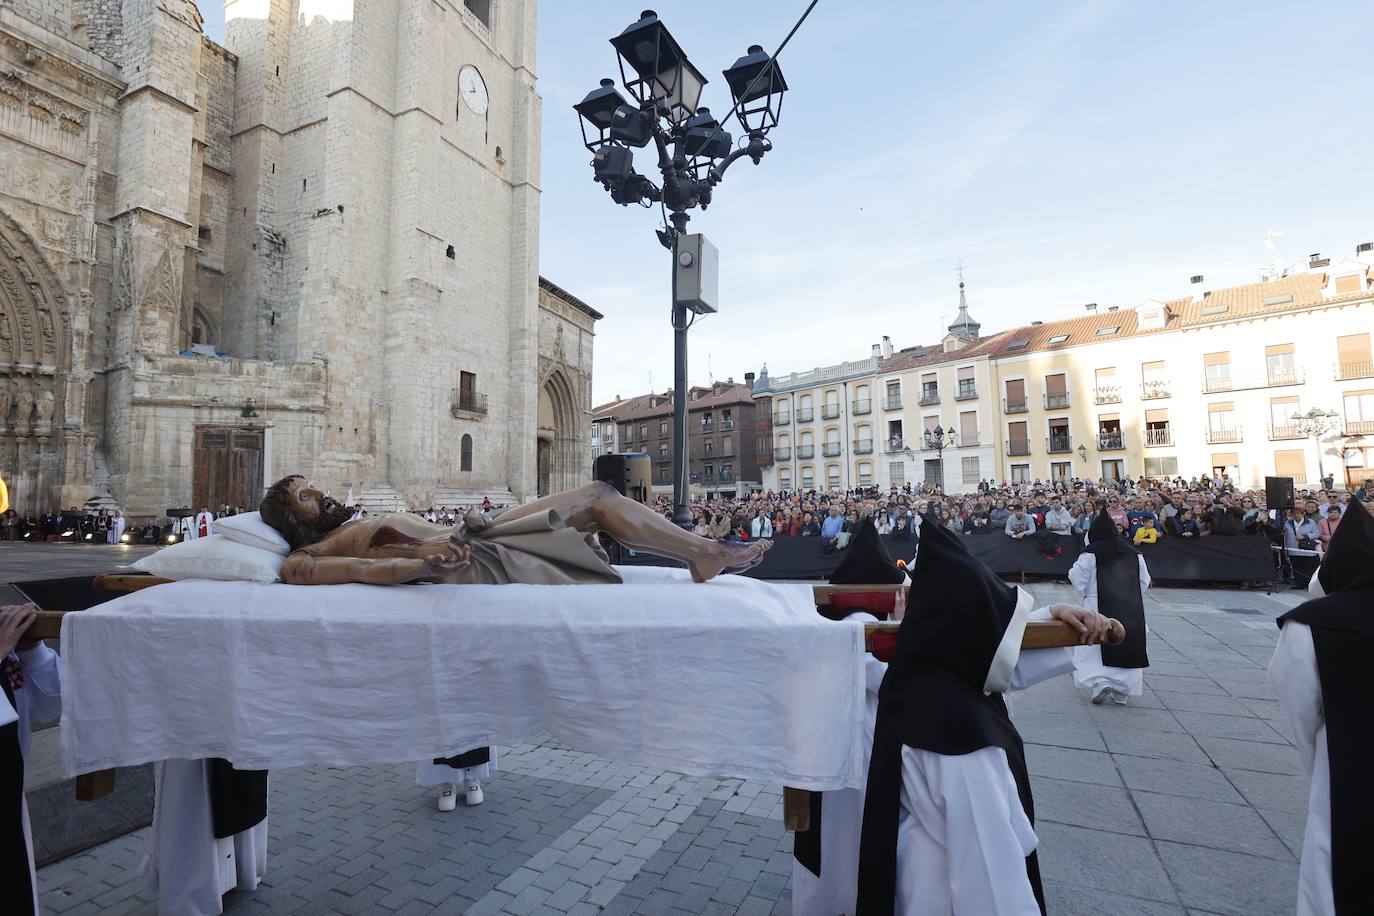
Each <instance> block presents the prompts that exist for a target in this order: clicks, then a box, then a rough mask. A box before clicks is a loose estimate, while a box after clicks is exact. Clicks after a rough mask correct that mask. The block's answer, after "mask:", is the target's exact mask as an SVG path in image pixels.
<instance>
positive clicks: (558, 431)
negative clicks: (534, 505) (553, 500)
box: [535, 370, 584, 496]
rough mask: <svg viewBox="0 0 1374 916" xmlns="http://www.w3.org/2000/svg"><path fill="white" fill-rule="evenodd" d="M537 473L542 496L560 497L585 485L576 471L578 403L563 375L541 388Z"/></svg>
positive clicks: (556, 374) (551, 379)
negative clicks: (558, 495)
mask: <svg viewBox="0 0 1374 916" xmlns="http://www.w3.org/2000/svg"><path fill="white" fill-rule="evenodd" d="M536 435H537V440H536V442H537V444H536V446H535V449H536V451H535V471H536V480H537V482H538V488H539V495H540V496H547V495H549V494H550V493H561V492H562V491H564V490H570V489H572V488H573V487H576V486H578V485H579V484H581V483H583V482H584V481H583V479H582V477H583V474H582V473H580V471H581V469H579V468H578V467H577V399H576V397H575V396H574V394H573V389H572V386H571V385H570V384H569V383H568V380H567V377H566V376H564V375H563V373H562V372H560V371H558V370H555V371H554V372H553V373H552V374H551V375H549V377H548V378H547V379H545V380H544V384H542V385H540V386H539V426H538V430H537V432H536Z"/></svg>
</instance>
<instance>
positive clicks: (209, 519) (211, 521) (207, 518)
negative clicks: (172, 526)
mask: <svg viewBox="0 0 1374 916" xmlns="http://www.w3.org/2000/svg"><path fill="white" fill-rule="evenodd" d="M202 525H204V526H205V534H206V536H207V537H208V536H209V535H212V534H214V533H215V513H213V512H201V513H200V514H199V515H197V516H196V520H195V537H200V536H201V535H200V529H201V526H202Z"/></svg>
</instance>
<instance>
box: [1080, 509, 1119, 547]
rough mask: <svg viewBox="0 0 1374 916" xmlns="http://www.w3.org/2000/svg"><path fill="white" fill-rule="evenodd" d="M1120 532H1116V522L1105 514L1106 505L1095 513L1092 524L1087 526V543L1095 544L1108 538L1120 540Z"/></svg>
mask: <svg viewBox="0 0 1374 916" xmlns="http://www.w3.org/2000/svg"><path fill="white" fill-rule="evenodd" d="M1120 537H1121V532H1120V531H1117V530H1116V522H1115V521H1114V520H1113V519H1112V517H1111V516H1110V515H1108V514H1107V507H1106V505H1103V506H1102V511H1100V512H1098V513H1097V516H1096V517H1095V518H1094V519H1093V523H1092V524H1091V525H1089V526H1088V543H1089V544H1096V543H1097V542H1098V541H1104V540H1107V539H1109V538H1117V539H1120Z"/></svg>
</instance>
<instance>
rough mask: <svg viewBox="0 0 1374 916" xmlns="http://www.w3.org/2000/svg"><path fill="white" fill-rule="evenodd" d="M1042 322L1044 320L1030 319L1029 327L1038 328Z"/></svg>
mask: <svg viewBox="0 0 1374 916" xmlns="http://www.w3.org/2000/svg"><path fill="white" fill-rule="evenodd" d="M1044 323H1045V322H1043V321H1032V322H1031V327H1035V328H1038V327H1039V326H1040V325H1042V324H1044Z"/></svg>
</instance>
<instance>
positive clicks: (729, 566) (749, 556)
mask: <svg viewBox="0 0 1374 916" xmlns="http://www.w3.org/2000/svg"><path fill="white" fill-rule="evenodd" d="M772 547H773V542H772V541H751V542H749V543H743V542H734V541H717V542H716V544H715V546H714V549H713V550H712V551H711V553H710V556H709V557H706V558H704V559H701V560H693V561H692V562H690V563H688V564H687V568H688V569H689V570H691V572H692V579H693V581H696V582H707V581H709V580H711V579H714V578H715V577H716V576H719V575H720V574H721V573H741V572H744V571H745V570H746V569H752V568H753V567H755V566H758V565H759V564H760V563H762V562H763V555H764V554H765V553H767V552H768V551H769V550H771V549H772Z"/></svg>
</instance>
